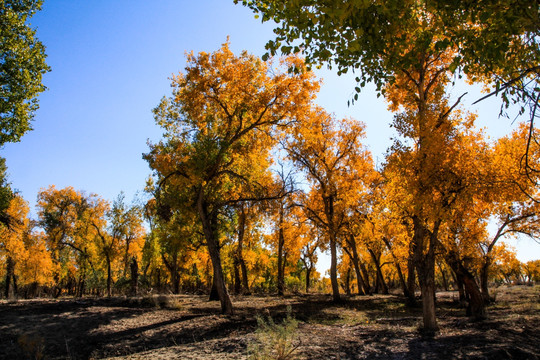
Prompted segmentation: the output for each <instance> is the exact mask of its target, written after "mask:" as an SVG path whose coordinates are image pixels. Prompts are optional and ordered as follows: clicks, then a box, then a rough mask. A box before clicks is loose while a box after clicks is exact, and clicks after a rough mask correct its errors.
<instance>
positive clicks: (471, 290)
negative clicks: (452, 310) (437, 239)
mask: <svg viewBox="0 0 540 360" xmlns="http://www.w3.org/2000/svg"><path fill="white" fill-rule="evenodd" d="M446 258H447V263H448V265H449V266H450V267H451V268H452V270H453V271H454V272H455V274H456V277H457V278H458V279H460V281H462V283H463V285H464V286H465V291H466V292H467V294H468V295H469V304H468V306H467V315H468V316H472V317H473V318H474V319H475V320H483V319H485V318H486V315H487V314H486V305H485V302H484V297H483V296H482V292H481V291H480V288H479V287H478V284H477V282H476V280H475V279H474V276H473V275H472V274H471V273H470V271H469V270H468V269H467V268H466V267H465V266H464V265H463V263H462V261H461V260H460V259H459V256H458V255H457V253H455V252H454V251H449V252H448V253H447V256H446Z"/></svg>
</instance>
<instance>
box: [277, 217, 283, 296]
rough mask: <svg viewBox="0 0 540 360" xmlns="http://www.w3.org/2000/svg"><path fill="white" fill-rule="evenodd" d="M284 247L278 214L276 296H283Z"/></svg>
mask: <svg viewBox="0 0 540 360" xmlns="http://www.w3.org/2000/svg"><path fill="white" fill-rule="evenodd" d="M284 245H285V237H284V235H283V227H282V215H281V214H280V226H279V233H278V258H277V267H278V268H277V271H278V273H277V290H278V295H279V296H283V293H284V289H285V274H284V273H285V271H284V270H285V269H284V260H283V246H284Z"/></svg>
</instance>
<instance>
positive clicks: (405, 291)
mask: <svg viewBox="0 0 540 360" xmlns="http://www.w3.org/2000/svg"><path fill="white" fill-rule="evenodd" d="M383 241H384V243H385V245H386V247H387V248H388V251H390V255H392V259H394V265H395V266H396V270H397V273H398V277H399V283H400V284H401V289H402V290H403V296H405V297H406V298H410V295H409V289H408V288H407V283H406V282H405V277H404V276H403V271H401V266H399V261H398V258H397V256H396V255H395V254H394V251H392V246H391V245H390V241H389V240H388V239H387V238H386V237H383Z"/></svg>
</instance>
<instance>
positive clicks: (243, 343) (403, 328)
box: [0, 286, 540, 359]
mask: <svg viewBox="0 0 540 360" xmlns="http://www.w3.org/2000/svg"><path fill="white" fill-rule="evenodd" d="M233 301H234V304H235V308H236V313H235V315H233V316H222V315H219V309H220V307H219V303H218V302H208V301H207V297H206V296H194V295H179V296H175V295H167V296H146V297H138V298H112V299H93V298H85V299H77V300H76V299H64V300H32V301H25V300H23V301H19V302H17V303H12V304H8V303H7V302H5V301H4V302H0V334H2V341H0V358H5V359H40V358H43V359H66V358H70V359H86V358H95V359H101V358H115V357H116V358H120V359H121V358H127V357H129V358H130V359H146V358H156V359H158V358H163V359H166V358H182V359H245V358H248V357H251V358H252V359H280V356H281V358H287V357H283V356H284V355H283V354H285V355H286V354H289V357H288V358H293V356H294V357H296V358H301V359H420V358H425V359H439V358H443V359H444V358H453V359H459V358H463V359H465V358H467V359H468V358H477V359H537V358H538V357H540V351H539V350H538V346H537V340H538V338H540V325H539V324H540V311H539V310H540V286H536V287H528V286H519V287H509V288H506V287H501V288H499V289H498V290H497V301H496V302H495V303H494V304H493V305H491V306H490V307H489V311H488V315H489V317H488V319H487V320H486V321H483V322H472V321H470V320H469V319H468V318H467V317H466V316H465V310H464V309H463V308H461V307H460V306H459V302H458V301H456V294H455V293H453V292H448V293H439V294H438V301H437V304H438V312H437V314H438V318H439V324H440V326H441V331H440V333H439V334H437V335H436V336H435V338H433V339H431V340H428V339H425V338H422V336H421V335H420V334H419V332H418V327H419V325H420V324H421V316H422V314H421V309H420V308H408V307H406V306H405V305H403V299H402V298H400V297H397V296H393V295H375V296H354V297H351V298H349V299H347V300H346V301H345V302H343V303H340V304H333V303H332V302H331V297H329V296H324V295H310V296H287V297H284V298H278V297H270V296H268V297H256V296H253V297H252V296H245V297H236V298H233ZM287 307H290V311H289V312H287ZM257 314H265V315H264V318H260V319H259V323H257ZM299 345H301V346H299ZM291 349H294V350H293V351H292V352H291ZM280 354H281V355H280Z"/></svg>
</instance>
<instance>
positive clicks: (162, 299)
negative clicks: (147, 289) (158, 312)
mask: <svg viewBox="0 0 540 360" xmlns="http://www.w3.org/2000/svg"><path fill="white" fill-rule="evenodd" d="M156 304H157V307H159V308H161V309H165V308H166V307H167V305H168V304H169V297H168V296H165V295H159V296H158V297H157V298H156Z"/></svg>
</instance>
